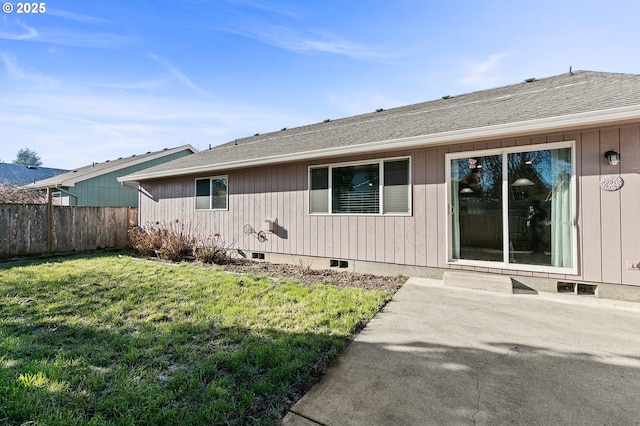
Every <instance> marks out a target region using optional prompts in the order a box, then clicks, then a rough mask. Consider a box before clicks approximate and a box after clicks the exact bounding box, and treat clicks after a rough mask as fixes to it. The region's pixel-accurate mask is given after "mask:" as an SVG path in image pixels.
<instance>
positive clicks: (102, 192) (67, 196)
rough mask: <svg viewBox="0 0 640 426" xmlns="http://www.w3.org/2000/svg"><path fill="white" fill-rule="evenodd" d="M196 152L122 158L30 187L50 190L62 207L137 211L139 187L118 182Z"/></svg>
mask: <svg viewBox="0 0 640 426" xmlns="http://www.w3.org/2000/svg"><path fill="white" fill-rule="evenodd" d="M195 152H196V149H195V148H193V147H192V146H191V145H183V146H179V147H176V148H172V149H168V148H165V149H163V150H161V151H155V152H147V153H146V154H142V155H132V156H130V157H126V158H122V157H121V158H118V159H117V160H111V161H109V160H107V161H105V162H102V163H93V164H90V165H88V166H85V167H80V168H78V169H75V170H71V171H69V172H67V173H63V174H60V175H57V176H54V177H51V178H48V179H43V180H39V181H37V182H35V183H33V184H31V185H28V187H29V188H35V189H47V188H49V189H51V190H52V194H53V196H54V200H55V201H54V203H55V204H57V205H62V206H102V207H137V206H138V195H137V194H138V193H137V190H138V187H137V185H128V186H125V185H122V184H120V182H118V180H117V178H119V177H121V176H124V175H128V174H131V173H135V172H138V171H140V170H144V169H146V168H148V167H152V166H157V165H159V164H163V163H166V162H169V161H172V160H176V159H178V158H182V157H185V156H188V155H191V154H193V153H195Z"/></svg>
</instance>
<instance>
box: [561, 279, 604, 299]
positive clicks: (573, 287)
mask: <svg viewBox="0 0 640 426" xmlns="http://www.w3.org/2000/svg"><path fill="white" fill-rule="evenodd" d="M557 291H558V293H573V294H579V295H587V296H595V295H597V292H598V286H597V285H595V284H580V283H565V282H558V286H557Z"/></svg>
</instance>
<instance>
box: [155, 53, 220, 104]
mask: <svg viewBox="0 0 640 426" xmlns="http://www.w3.org/2000/svg"><path fill="white" fill-rule="evenodd" d="M149 57H150V58H151V59H153V60H154V61H156V62H158V63H160V64H162V65H163V66H164V67H165V68H166V69H167V70H168V71H169V73H170V74H171V75H172V76H173V77H174V78H175V79H176V80H177V81H178V82H180V83H181V84H182V85H183V86H184V87H186V88H188V89H189V90H191V91H193V92H195V93H199V94H201V95H205V96H209V94H208V93H207V92H206V91H205V90H203V89H202V88H200V87H198V86H197V85H196V84H195V83H194V82H193V81H191V79H190V78H189V77H187V76H186V75H185V74H184V73H182V71H180V70H179V69H178V68H176V67H175V66H173V65H172V64H170V63H169V62H168V61H167V60H166V59H164V58H161V57H159V56H158V55H156V54H154V53H149Z"/></svg>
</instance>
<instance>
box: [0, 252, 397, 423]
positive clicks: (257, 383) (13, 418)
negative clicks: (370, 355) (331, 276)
mask: <svg viewBox="0 0 640 426" xmlns="http://www.w3.org/2000/svg"><path fill="white" fill-rule="evenodd" d="M389 297H390V295H389V294H387V293H384V292H380V291H371V290H362V289H355V288H336V287H333V286H331V285H319V286H306V285H304V284H301V283H298V282H295V281H292V280H286V279H279V280H273V279H271V278H268V277H259V276H246V275H245V276H242V275H233V274H227V273H225V272H223V271H221V270H220V269H218V268H215V267H202V266H199V265H197V264H188V263H183V264H179V265H172V264H165V263H160V262H148V261H143V260H138V259H132V258H130V257H129V256H128V255H126V254H125V255H121V256H119V255H117V254H108V255H95V256H77V257H71V258H59V259H55V260H47V261H39V262H29V263H5V264H0V424H3V425H4V424H10V425H13V424H15V425H19V424H24V423H27V424H37V425H74V424H95V425H103V424H119V425H120V424H125V425H127V424H129V425H134V424H135V425H176V424H206V425H211V424H237V425H244V424H277V423H278V421H279V420H280V419H281V417H282V415H283V413H284V412H286V410H287V409H288V408H290V406H291V404H292V402H293V401H294V400H295V399H297V398H298V397H299V396H300V393H301V392H303V391H304V390H306V389H307V388H308V386H309V385H310V384H311V383H313V382H314V381H315V380H317V376H318V375H319V374H321V372H322V369H323V367H324V366H325V365H327V364H328V363H330V362H331V361H332V360H334V359H335V358H336V356H337V355H338V354H339V352H340V351H341V350H342V349H343V348H344V346H345V344H346V341H347V339H348V337H349V336H350V335H351V333H352V332H353V331H354V330H355V328H356V327H357V326H358V324H359V323H360V322H361V321H363V320H367V319H369V318H371V317H372V316H373V315H374V314H375V313H376V312H377V311H378V310H379V309H380V307H381V306H382V305H383V304H384V303H385V302H386V300H388V298H389Z"/></svg>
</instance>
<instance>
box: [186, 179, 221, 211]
mask: <svg viewBox="0 0 640 426" xmlns="http://www.w3.org/2000/svg"><path fill="white" fill-rule="evenodd" d="M219 179H225V180H226V181H227V193H226V197H225V207H224V208H222V209H212V208H211V197H212V196H213V191H212V188H211V186H212V183H211V182H212V181H214V180H219ZM200 180H208V181H209V208H208V209H201V208H198V181H200ZM193 194H194V196H193V204H194V205H193V207H194V209H195V211H197V212H210V211H226V210H229V176H228V175H218V176H207V177H199V178H195V179H194V181H193Z"/></svg>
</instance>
